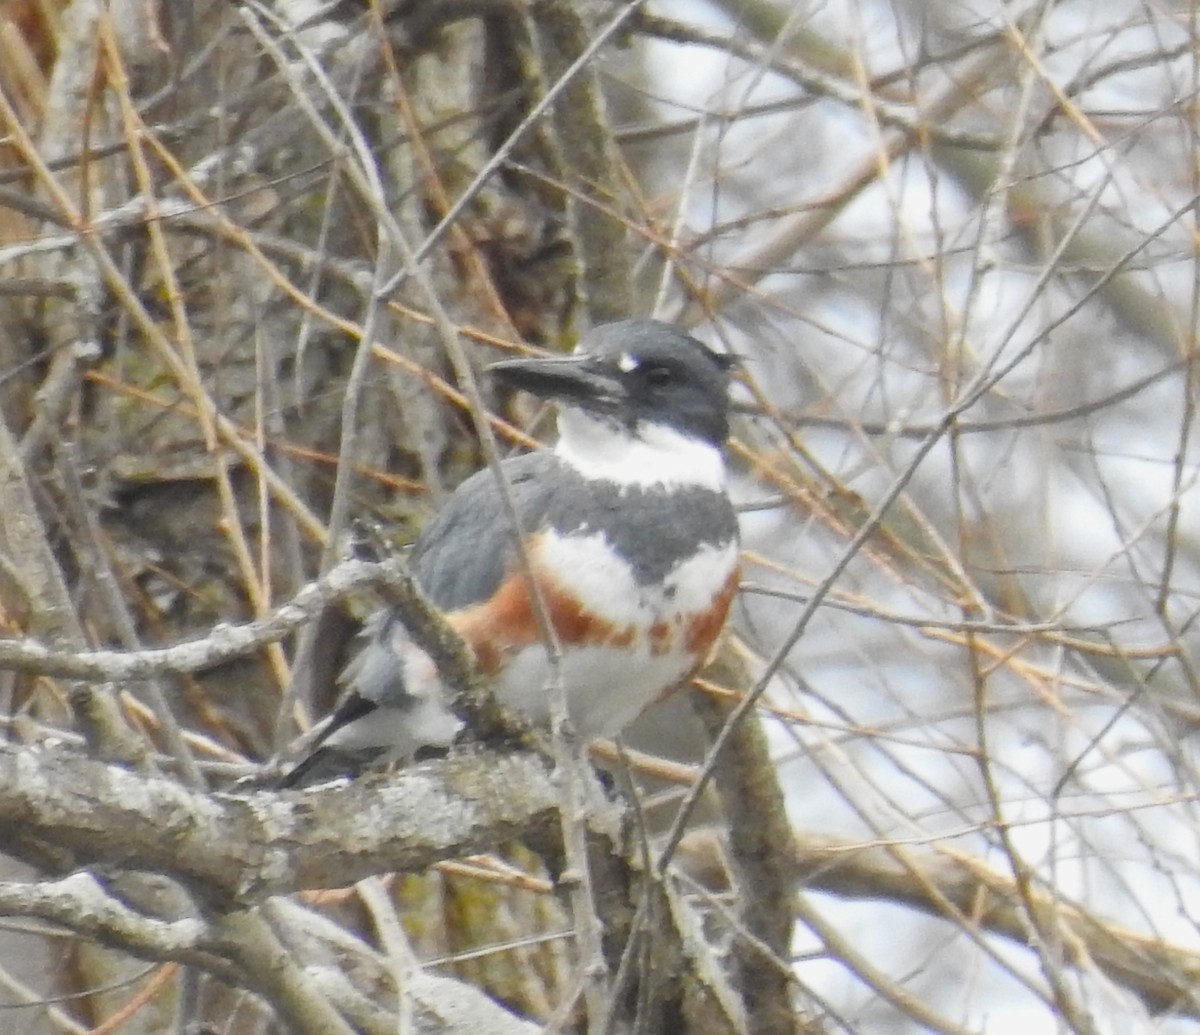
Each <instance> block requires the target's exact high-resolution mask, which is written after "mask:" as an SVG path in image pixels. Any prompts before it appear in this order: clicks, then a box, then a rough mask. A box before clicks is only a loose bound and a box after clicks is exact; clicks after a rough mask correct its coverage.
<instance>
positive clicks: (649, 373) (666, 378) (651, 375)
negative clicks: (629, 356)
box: [642, 363, 675, 388]
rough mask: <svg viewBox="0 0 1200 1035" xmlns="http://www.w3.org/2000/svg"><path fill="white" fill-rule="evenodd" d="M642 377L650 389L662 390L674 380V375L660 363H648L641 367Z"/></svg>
mask: <svg viewBox="0 0 1200 1035" xmlns="http://www.w3.org/2000/svg"><path fill="white" fill-rule="evenodd" d="M642 377H643V378H645V381H646V384H648V385H649V386H650V387H651V388H663V387H665V386H666V385H669V384H670V383H671V382H672V381H674V380H675V373H674V371H673V370H671V368H670V367H667V366H663V365H662V364H661V363H650V364H647V365H646V366H644V367H642Z"/></svg>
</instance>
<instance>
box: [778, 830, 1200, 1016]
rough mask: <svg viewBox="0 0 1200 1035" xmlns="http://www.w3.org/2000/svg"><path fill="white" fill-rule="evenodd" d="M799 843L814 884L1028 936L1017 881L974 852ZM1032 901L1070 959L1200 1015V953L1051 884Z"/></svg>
mask: <svg viewBox="0 0 1200 1035" xmlns="http://www.w3.org/2000/svg"><path fill="white" fill-rule="evenodd" d="M794 846H795V851H796V861H797V863H798V864H799V867H800V869H801V871H802V875H803V876H802V882H803V884H804V886H805V887H806V888H808V889H810V890H813V891H825V892H828V893H830V894H834V895H839V896H842V897H844V898H852V899H864V898H877V899H884V900H886V901H889V902H896V903H902V904H904V905H908V906H911V907H912V908H914V909H919V910H921V911H922V912H925V913H930V914H932V915H934V916H938V917H942V918H947V905H949V906H951V907H952V908H953V909H954V910H957V911H958V914H957V915H954V916H951V917H949V919H951V920H953V922H955V923H959V924H962V923H968V924H972V925H974V926H976V927H977V928H978V929H979V930H981V931H987V932H989V933H991V934H999V935H1002V936H1004V937H1006V938H1011V939H1013V940H1014V941H1018V942H1020V943H1021V944H1025V943H1026V942H1027V935H1028V918H1027V917H1026V916H1025V913H1024V906H1023V904H1022V899H1021V896H1020V894H1019V892H1018V889H1017V886H1016V883H1015V881H1013V880H1012V879H1011V878H1009V877H1005V876H1003V875H1001V874H998V873H996V872H995V871H993V870H990V869H988V868H987V867H985V866H984V865H983V864H982V863H980V862H978V861H977V860H975V859H972V858H970V857H969V856H967V855H964V854H961V853H958V852H951V851H949V850H947V849H940V850H928V851H924V852H921V851H915V850H913V849H912V848H909V847H904V848H898V847H897V846H894V845H888V844H886V843H877V844H869V845H862V844H851V843H848V842H844V841H838V840H836V839H834V838H826V837H821V836H819V835H814V834H802V835H798V836H797V837H796V838H795V841H794ZM899 852H902V853H903V858H900V857H899V856H898V854H897V853H899ZM914 873H917V874H919V875H920V879H919V880H915V879H914V876H913V875H914ZM1033 902H1034V906H1035V908H1036V909H1037V910H1038V911H1039V912H1041V913H1043V914H1044V915H1045V916H1047V917H1050V916H1053V921H1052V922H1053V925H1054V927H1055V928H1056V929H1057V930H1059V931H1061V932H1062V939H1063V948H1064V950H1065V951H1066V953H1067V958H1068V960H1069V961H1070V962H1071V963H1073V964H1074V965H1076V966H1082V967H1087V966H1094V967H1097V968H1098V969H1099V970H1101V971H1102V972H1103V973H1104V974H1106V975H1107V976H1108V977H1109V978H1110V979H1111V980H1112V981H1115V982H1117V983H1118V984H1120V985H1121V986H1122V987H1124V988H1126V989H1128V990H1129V991H1131V992H1133V993H1134V994H1135V995H1137V996H1138V997H1139V998H1140V999H1141V1000H1142V1002H1144V1003H1145V1004H1146V1006H1147V1007H1148V1008H1149V1009H1151V1010H1153V1011H1156V1012H1157V1011H1163V1010H1168V1009H1170V1010H1172V1011H1175V1012H1178V1013H1183V1014H1186V1015H1188V1016H1191V1017H1200V996H1198V995H1197V993H1196V989H1197V988H1200V954H1198V953H1195V952H1189V951H1188V950H1186V949H1182V948H1180V947H1178V946H1175V945H1171V944H1170V943H1169V942H1166V941H1163V940H1161V939H1157V938H1151V937H1147V936H1146V935H1143V934H1138V933H1137V932H1134V931H1130V930H1128V929H1126V928H1123V927H1120V926H1119V925H1117V924H1114V923H1110V922H1109V921H1106V920H1103V919H1101V918H1100V917H1097V916H1096V915H1094V914H1093V913H1090V912H1088V911H1087V910H1086V909H1083V908H1081V907H1080V906H1077V905H1074V904H1073V903H1070V902H1067V901H1065V900H1063V898H1062V897H1061V896H1058V895H1054V894H1052V893H1049V892H1045V891H1038V892H1036V893H1035V895H1034V897H1033Z"/></svg>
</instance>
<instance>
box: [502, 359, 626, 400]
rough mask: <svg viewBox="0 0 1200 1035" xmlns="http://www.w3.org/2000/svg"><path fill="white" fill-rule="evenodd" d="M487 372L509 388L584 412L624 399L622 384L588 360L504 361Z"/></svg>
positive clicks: (591, 360)
mask: <svg viewBox="0 0 1200 1035" xmlns="http://www.w3.org/2000/svg"><path fill="white" fill-rule="evenodd" d="M487 369H488V373H489V374H494V375H495V376H496V377H498V378H499V379H500V380H501V381H503V382H504V383H505V384H507V385H509V386H511V387H512V388H519V389H521V391H523V392H529V394H530V395H536V396H537V397H538V398H540V399H549V400H553V401H556V402H563V403H567V404H574V405H576V406H582V407H585V408H591V409H610V408H611V407H613V406H615V405H617V404H619V403H620V402H621V400H622V399H623V398H624V396H625V392H624V389H623V387H622V385H621V383H620V382H619V381H617V380H616V378H614V377H612V376H611V375H609V374H606V373H605V372H604V371H603V370H602V369H600V368H599V365H598V364H597V363H596V361H595V360H594V359H593V358H592V357H591V356H555V357H554V358H553V359H541V358H531V359H505V360H501V361H500V362H499V363H493V364H492V365H491V366H489V367H488V368H487Z"/></svg>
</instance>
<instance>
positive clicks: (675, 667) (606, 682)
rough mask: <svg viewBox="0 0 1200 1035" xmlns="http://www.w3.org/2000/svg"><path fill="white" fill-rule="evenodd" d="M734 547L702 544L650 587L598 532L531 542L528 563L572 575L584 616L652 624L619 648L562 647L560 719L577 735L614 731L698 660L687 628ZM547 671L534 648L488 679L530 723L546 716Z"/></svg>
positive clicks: (629, 625)
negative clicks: (564, 709) (653, 629)
mask: <svg viewBox="0 0 1200 1035" xmlns="http://www.w3.org/2000/svg"><path fill="white" fill-rule="evenodd" d="M737 558H738V547H737V543H735V542H734V543H725V544H722V545H712V546H705V547H704V548H703V549H702V550H701V551H700V552H699V553H698V554H697V555H696V556H694V557H692V558H690V559H689V560H687V561H684V562H683V563H681V564H679V565H677V566H676V567H675V568H674V569H672V570H671V571H670V572H669V573H668V575H667V577H666V579H665V580H664V581H663V582H662V583H660V584H656V585H648V586H645V585H639V584H638V582H637V581H636V579H635V578H634V577H633V574H632V573H631V571H630V570H629V568H628V567H627V566H626V565H625V564H623V563H621V562H620V561H618V560H617V559H616V558H615V557H614V555H613V553H612V550H611V548H610V547H609V545H608V543H607V541H606V540H605V539H604V538H603V537H602V536H579V535H572V536H554V535H543V536H540V537H538V540H537V544H536V547H535V552H534V556H533V557H532V558H531V560H532V561H533V563H534V564H535V566H536V567H537V568H538V569H539V571H540V572H541V573H543V577H544V573H545V572H546V571H547V570H548V569H549V570H552V571H569V572H571V592H572V595H574V596H576V597H578V599H579V603H580V604H581V605H582V606H583V608H584V609H585V610H586V611H587V612H588V614H589V615H593V616H595V617H596V618H598V619H600V620H602V621H603V622H605V623H607V624H609V625H611V626H612V627H613V628H614V629H615V630H624V629H635V630H648V629H650V628H651V627H656V628H657V633H656V635H655V636H654V637H653V638H650V637H648V636H646V635H642V634H639V635H635V636H634V637H633V642H632V643H630V644H629V645H628V646H620V647H618V646H615V645H608V644H595V645H592V644H588V645H583V646H575V647H565V648H564V650H563V658H562V663H561V667H560V671H559V673H558V675H559V676H560V677H561V681H562V685H563V687H564V688H565V691H566V695H567V714H568V715H569V717H570V719H571V722H572V725H574V727H575V730H576V732H577V733H578V734H579V735H580V736H581V737H584V738H589V737H611V736H615V735H616V734H617V733H619V732H620V731H621V730H622V729H624V727H625V726H627V725H628V724H629V723H630V722H632V721H633V720H634V719H635V718H636V717H637V716H638V715H639V714H641V712H642V711H643V710H644V709H645V708H646V707H647V706H648V705H650V704H651V703H653V702H654V701H655V700H657V699H658V698H659V697H660V696H662V694H663V693H664V692H666V691H668V690H670V689H672V688H673V687H675V686H676V685H677V684H678V683H679V682H680V681H681V680H682V679H683V678H684V676H686V675H687V674H688V673H689V672H690V671H691V670H692V668H693V667H694V666H695V665H696V663H697V661H698V660H699V659H698V658H697V657H696V656H695V655H694V654H693V653H692V652H691V651H690V650H689V649H688V646H687V639H688V629H687V625H688V622H689V621H690V620H692V619H693V618H694V617H695V616H696V615H697V614H698V613H702V612H704V611H705V610H707V609H708V608H709V607H710V606H711V605H712V602H713V600H714V598H716V597H717V596H718V595H719V594H720V593H721V592H722V591H723V590H724V589H725V587H726V585H727V583H728V581H729V578H730V576H731V575H732V574H733V573H734V571H735V570H736V568H737ZM553 675H554V673H552V672H551V668H550V664H549V659H548V656H547V653H546V649H545V647H544V646H543V645H542V644H540V643H538V644H533V645H531V646H529V647H526V648H524V649H523V650H521V651H520V652H519V653H518V654H516V655H515V656H514V657H513V658H511V659H510V661H509V663H508V665H507V666H506V668H505V669H504V671H503V673H502V675H500V676H499V677H498V679H497V682H496V695H497V697H498V698H499V700H500V701H501V703H503V704H504V705H506V706H507V707H509V708H512V709H513V710H514V711H517V712H519V713H520V714H522V715H523V716H525V718H527V719H529V720H530V721H531V722H535V723H540V722H545V721H546V720H547V719H548V718H549V716H550V711H551V709H550V696H549V695H550V692H551V690H550V685H549V684H550V680H551V677H552V676H553Z"/></svg>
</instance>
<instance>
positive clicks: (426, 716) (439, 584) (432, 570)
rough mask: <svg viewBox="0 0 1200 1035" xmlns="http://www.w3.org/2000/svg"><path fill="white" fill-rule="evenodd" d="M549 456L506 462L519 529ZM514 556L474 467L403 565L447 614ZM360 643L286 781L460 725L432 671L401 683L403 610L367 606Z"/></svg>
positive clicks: (471, 600) (544, 498)
mask: <svg viewBox="0 0 1200 1035" xmlns="http://www.w3.org/2000/svg"><path fill="white" fill-rule="evenodd" d="M559 463H560V461H558V460H556V459H555V458H554V457H553V455H552V454H549V453H531V454H528V455H526V456H520V457H514V458H512V459H510V460H506V461H505V462H504V473H505V476H506V478H507V480H508V483H509V486H510V489H511V493H512V500H513V504H514V506H515V508H516V513H517V517H518V520H519V522H520V527H521V530H522V531H523V532H532V531H534V530H535V529H537V528H538V527H539V526H540V525H541V524H542V523H543V521H544V520H545V517H546V513H547V508H548V506H549V497H550V495H551V493H548V492H547V485H548V484H550V483H552V482H553V478H548V477H547V476H548V475H550V474H551V473H552V472H551V469H552V468H553V467H554V466H555V465H556V464H559ZM515 556H516V537H515V533H514V531H513V529H512V526H511V522H510V520H509V516H508V511H507V508H506V507H505V505H504V498H503V496H502V495H501V492H500V489H499V487H498V486H497V484H496V478H495V474H494V473H493V472H491V471H489V470H484V471H479V472H478V473H476V474H474V475H472V476H471V477H470V478H468V479H467V480H466V481H465V482H463V483H462V484H461V485H460V486H459V487H458V488H457V489H456V490H455V491H454V492H453V493H452V494H451V496H450V498H449V499H448V500H447V501H446V504H445V506H443V507H442V509H441V510H440V511H439V512H438V514H437V515H436V517H434V518H433V520H432V521H431V522H430V523H429V525H428V526H426V529H425V531H424V532H423V533H422V534H421V536H420V538H419V539H418V540H417V542H416V545H415V546H414V547H413V549H412V552H411V554H410V556H409V566H410V568H411V570H412V572H413V574H414V575H415V576H416V579H417V582H418V583H419V584H420V586H421V588H422V589H423V590H424V591H425V593H426V595H427V596H428V597H429V599H430V600H431V602H432V603H433V604H434V605H435V606H436V607H437V608H439V609H440V610H441V611H443V612H444V613H446V614H451V613H453V612H454V611H458V610H462V609H463V608H467V607H470V606H472V605H473V604H477V603H479V602H481V601H483V600H487V599H488V598H489V597H491V596H492V594H493V593H495V592H496V590H497V589H498V588H499V587H500V585H501V583H502V582H503V581H504V577H505V575H506V573H507V572H508V570H509V568H510V566H511V565H512V563H513V560H514V558H515ZM362 638H363V640H364V641H365V642H364V644H363V646H362V648H361V649H360V650H359V652H358V654H357V655H356V656H355V657H354V659H353V660H352V661H351V662H350V664H349V665H347V666H346V669H345V671H344V672H343V673H342V677H341V680H340V682H341V683H342V685H343V686H344V687H345V693H344V694H343V696H342V698H341V700H340V701H339V702H338V705H337V707H336V708H335V709H334V711H333V712H332V714H330V715H329V716H328V718H326V719H325V720H323V721H322V722H321V723H320V724H319V725H318V726H316V727H314V728H313V730H312V731H310V734H309V735H308V737H307V738H306V739H307V745H306V747H307V750H308V754H307V755H306V757H305V758H304V759H303V760H302V761H301V762H300V763H299V764H298V765H297V766H295V767H294V768H293V769H292V770H291V771H290V772H289V773H287V774H286V775H285V776H284V778H283V780H282V782H281V785H282V786H286V787H295V786H302V785H305V784H309V783H313V782H318V781H319V780H323V779H329V778H331V777H332V776H335V775H339V774H340V773H342V772H345V771H346V770H348V769H353V768H357V767H358V766H359V765H360V764H361V763H362V761H363V759H369V758H370V757H371V755H372V754H374V755H376V756H378V755H380V754H387V755H390V756H392V757H397V758H399V757H405V756H411V755H412V754H413V753H414V752H415V751H417V750H418V749H419V748H421V747H428V746H442V747H444V746H447V745H449V743H450V742H451V741H452V740H453V739H454V737H455V735H456V734H457V733H458V730H459V729H460V727H461V722H460V721H459V720H458V718H457V717H456V716H455V715H453V713H452V712H451V711H450V710H449V708H448V707H447V705H446V702H445V701H444V700H443V699H442V694H441V688H440V685H439V684H438V683H437V681H436V679H424V680H420V681H419V683H420V685H409V683H408V682H406V667H407V666H408V664H409V662H410V661H411V659H412V656H413V654H414V652H413V651H410V650H409V649H408V648H409V640H408V634H407V632H406V631H405V629H404V625H403V620H402V616H401V615H400V614H399V613H398V612H396V611H394V610H384V611H379V612H377V613H375V614H373V615H372V616H371V617H370V618H369V619H368V620H367V622H366V624H365V625H364V627H363V632H362Z"/></svg>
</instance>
